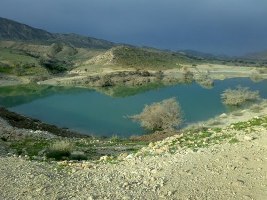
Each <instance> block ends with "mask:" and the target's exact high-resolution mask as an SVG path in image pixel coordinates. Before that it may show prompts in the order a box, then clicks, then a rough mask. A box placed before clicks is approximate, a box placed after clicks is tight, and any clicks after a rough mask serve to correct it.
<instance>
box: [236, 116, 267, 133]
mask: <svg viewBox="0 0 267 200" xmlns="http://www.w3.org/2000/svg"><path fill="white" fill-rule="evenodd" d="M266 123H267V117H262V118H253V119H251V120H249V121H246V122H237V123H234V124H232V127H233V129H235V130H242V129H246V128H249V127H253V126H261V125H264V126H265V124H266Z"/></svg>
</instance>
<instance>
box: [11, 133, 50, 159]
mask: <svg viewBox="0 0 267 200" xmlns="http://www.w3.org/2000/svg"><path fill="white" fill-rule="evenodd" d="M48 146H49V141H47V140H44V139H38V140H36V139H33V138H30V137H29V138H25V139H22V140H18V141H12V143H11V144H10V148H11V149H13V150H15V151H16V153H17V154H18V155H28V156H29V157H30V158H31V157H33V156H37V155H38V154H39V153H40V152H41V151H42V150H44V149H45V148H47V147H48Z"/></svg>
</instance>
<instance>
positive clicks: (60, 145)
mask: <svg viewBox="0 0 267 200" xmlns="http://www.w3.org/2000/svg"><path fill="white" fill-rule="evenodd" d="M72 151H73V144H72V143H71V142H69V141H64V140H63V141H57V142H55V143H53V144H52V145H50V146H49V147H48V150H47V153H46V156H47V157H48V158H54V159H55V160H62V159H66V158H68V157H70V155H71V152H72Z"/></svg>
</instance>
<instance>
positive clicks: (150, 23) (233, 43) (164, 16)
mask: <svg viewBox="0 0 267 200" xmlns="http://www.w3.org/2000/svg"><path fill="white" fill-rule="evenodd" d="M0 16H1V17H5V18H10V19H13V20H17V21H19V22H22V23H25V24H28V25H31V26H34V27H38V28H42V29H45V30H48V31H50V32H60V33H78V34H82V35H86V36H92V37H96V38H102V39H106V40H110V41H113V42H122V43H129V44H134V45H140V46H152V47H157V48H162V49H171V50H179V49H192V50H198V51H202V52H208V53H215V54H226V55H241V54H244V53H248V52H254V51H261V50H267V0H1V1H0Z"/></svg>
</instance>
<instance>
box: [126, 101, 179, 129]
mask: <svg viewBox="0 0 267 200" xmlns="http://www.w3.org/2000/svg"><path fill="white" fill-rule="evenodd" d="M130 118H131V119H133V120H134V121H138V122H140V123H141V126H142V127H144V128H145V129H149V130H154V131H155V130H164V129H172V128H174V127H175V126H178V125H180V124H181V123H182V116H181V109H180V105H179V103H178V102H177V101H176V100H175V98H170V99H166V100H163V101H161V102H156V103H153V104H151V105H146V106H145V108H144V110H143V111H142V112H141V113H140V114H138V115H134V116H131V117H130Z"/></svg>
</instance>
